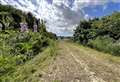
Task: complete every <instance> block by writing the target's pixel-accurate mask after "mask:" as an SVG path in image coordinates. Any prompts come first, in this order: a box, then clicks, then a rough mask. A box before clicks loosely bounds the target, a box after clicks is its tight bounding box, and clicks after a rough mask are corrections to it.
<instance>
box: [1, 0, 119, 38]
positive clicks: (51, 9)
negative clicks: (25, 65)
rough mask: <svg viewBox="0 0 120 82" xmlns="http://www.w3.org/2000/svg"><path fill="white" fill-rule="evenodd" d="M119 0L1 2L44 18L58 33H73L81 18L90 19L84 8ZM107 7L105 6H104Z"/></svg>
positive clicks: (65, 34)
mask: <svg viewBox="0 0 120 82" xmlns="http://www.w3.org/2000/svg"><path fill="white" fill-rule="evenodd" d="M108 2H120V1H118V0H0V3H1V4H4V5H12V6H14V7H16V8H18V9H21V10H23V11H26V12H31V13H33V14H34V15H35V16H36V17H37V18H42V19H44V20H45V21H46V22H47V23H46V25H47V29H48V31H51V32H54V33H56V34H57V35H64V36H68V35H72V34H73V29H74V26H75V25H77V24H78V23H79V21H80V20H83V19H88V18H89V17H90V16H89V15H88V14H86V13H85V11H84V8H85V7H89V6H96V5H103V6H104V5H105V4H106V3H108ZM104 9H105V7H104Z"/></svg>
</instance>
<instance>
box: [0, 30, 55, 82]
mask: <svg viewBox="0 0 120 82" xmlns="http://www.w3.org/2000/svg"><path fill="white" fill-rule="evenodd" d="M50 45H51V48H50V49H51V50H50V53H51V54H52V53H53V54H54V52H53V48H54V46H55V45H54V42H53V43H52V40H51V39H49V37H45V36H42V35H41V34H40V33H37V32H36V33H33V32H24V33H20V32H18V31H13V30H6V31H4V32H0V80H3V79H7V78H6V77H9V76H11V75H12V74H13V73H15V72H16V71H17V68H18V67H20V66H22V65H24V64H25V63H26V62H27V61H28V60H31V59H33V58H34V57H35V56H37V55H38V54H39V53H40V52H42V51H44V49H45V48H46V47H48V46H50ZM0 82H1V81H0ZM8 82H9V81H8Z"/></svg>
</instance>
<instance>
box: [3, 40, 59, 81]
mask: <svg viewBox="0 0 120 82" xmlns="http://www.w3.org/2000/svg"><path fill="white" fill-rule="evenodd" d="M56 50H57V42H56V41H52V40H51V41H50V46H49V47H48V48H47V49H45V50H44V51H43V52H42V53H39V54H38V55H37V56H36V57H34V58H33V59H31V60H30V61H28V62H26V63H25V64H24V65H23V66H19V67H18V69H17V71H16V72H14V73H13V74H11V75H8V76H6V77H5V78H3V79H2V80H1V81H2V82H38V81H39V80H40V77H42V74H43V70H45V69H46V67H47V66H48V65H49V64H50V63H51V62H52V61H53V60H54V59H55V57H56V56H57V52H56Z"/></svg>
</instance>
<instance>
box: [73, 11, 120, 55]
mask: <svg viewBox="0 0 120 82" xmlns="http://www.w3.org/2000/svg"><path fill="white" fill-rule="evenodd" d="M74 41H76V42H78V43H81V44H83V45H87V46H89V47H92V48H95V49H97V50H100V51H104V52H107V53H110V54H113V55H116V56H120V13H119V12H115V13H113V14H112V15H110V16H105V17H102V18H95V19H92V20H88V21H87V20H84V21H81V22H80V24H79V25H78V26H77V28H76V30H75V32H74Z"/></svg>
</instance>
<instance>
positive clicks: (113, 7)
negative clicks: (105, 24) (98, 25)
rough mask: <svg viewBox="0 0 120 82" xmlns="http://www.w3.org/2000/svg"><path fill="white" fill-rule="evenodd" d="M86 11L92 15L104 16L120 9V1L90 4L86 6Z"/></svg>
mask: <svg viewBox="0 0 120 82" xmlns="http://www.w3.org/2000/svg"><path fill="white" fill-rule="evenodd" d="M84 10H85V13H86V14H88V15H89V16H90V17H93V18H94V17H102V16H106V15H110V14H112V13H113V12H115V11H120V3H113V2H109V3H106V4H105V5H96V6H89V7H85V8H84Z"/></svg>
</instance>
